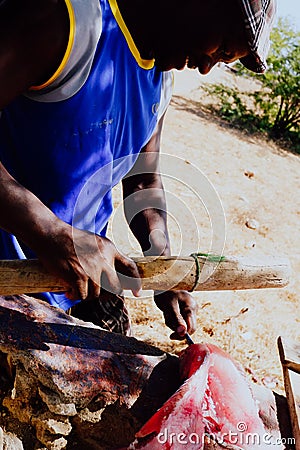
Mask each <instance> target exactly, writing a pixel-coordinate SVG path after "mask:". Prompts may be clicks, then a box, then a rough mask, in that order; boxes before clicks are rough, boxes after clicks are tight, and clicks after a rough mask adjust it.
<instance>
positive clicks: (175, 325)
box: [154, 291, 197, 340]
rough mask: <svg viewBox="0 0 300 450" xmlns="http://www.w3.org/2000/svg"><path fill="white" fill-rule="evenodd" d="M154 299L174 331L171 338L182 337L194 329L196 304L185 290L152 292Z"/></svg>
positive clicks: (167, 323) (191, 332)
mask: <svg viewBox="0 0 300 450" xmlns="http://www.w3.org/2000/svg"><path fill="white" fill-rule="evenodd" d="M154 301H155V303H156V305H157V306H158V308H159V309H160V310H161V311H162V312H163V314H164V317H165V323H166V325H167V326H168V327H169V328H171V330H173V331H174V333H172V334H171V336H170V338H171V339H179V340H181V339H183V338H184V335H185V334H186V333H187V332H188V333H189V334H193V333H194V331H195V330H196V312H197V304H196V302H195V300H194V299H193V297H192V296H191V295H190V294H189V293H188V292H187V291H165V292H158V291H155V292H154Z"/></svg>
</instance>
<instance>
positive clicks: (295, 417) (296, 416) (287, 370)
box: [277, 336, 300, 450]
mask: <svg viewBox="0 0 300 450" xmlns="http://www.w3.org/2000/svg"><path fill="white" fill-rule="evenodd" d="M277 344H278V350H279V356H280V361H281V365H282V372H283V380H284V388H285V392H286V399H287V404H288V408H289V413H290V419H291V425H292V430H293V435H294V439H295V450H300V344H299V342H293V341H291V340H288V339H285V338H283V337H282V336H279V337H278V340H277Z"/></svg>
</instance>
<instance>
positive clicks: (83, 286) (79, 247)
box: [35, 223, 141, 300]
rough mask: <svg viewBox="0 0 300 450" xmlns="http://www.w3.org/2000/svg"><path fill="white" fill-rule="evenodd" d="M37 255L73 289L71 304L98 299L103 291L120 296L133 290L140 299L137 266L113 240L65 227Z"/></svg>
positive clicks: (69, 296)
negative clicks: (126, 291) (77, 301)
mask: <svg viewBox="0 0 300 450" xmlns="http://www.w3.org/2000/svg"><path fill="white" fill-rule="evenodd" d="M35 251H36V253H37V256H38V258H39V260H40V261H41V262H42V264H43V265H44V267H45V268H46V269H47V270H49V272H51V273H55V274H56V275H58V276H59V277H60V278H61V279H62V280H64V281H65V282H66V283H67V284H68V285H69V286H70V289H69V290H68V291H67V293H66V295H67V296H68V298H70V299H71V300H77V299H82V300H86V299H92V298H95V297H96V298H97V297H99V295H100V289H101V287H103V288H104V289H106V290H107V291H110V292H114V293H116V294H120V293H121V292H122V290H123V289H131V290H132V293H133V294H134V295H136V296H137V295H138V292H139V290H140V288H141V280H140V278H139V272H138V269H137V266H136V264H135V263H134V261H132V260H131V259H130V258H127V257H126V256H124V255H122V254H121V253H120V252H119V251H118V250H117V249H116V247H115V245H114V244H113V243H112V242H111V241H110V240H109V239H107V238H105V237H101V236H98V235H95V234H93V233H89V232H86V231H82V230H79V229H77V228H72V227H71V226H70V225H67V224H65V223H61V224H60V227H59V228H58V229H56V232H55V235H50V236H49V235H48V236H47V238H46V239H45V238H43V240H42V242H39V245H37V246H36V249H35ZM120 274H121V275H120ZM119 275H120V276H119Z"/></svg>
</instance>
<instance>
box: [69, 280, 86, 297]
mask: <svg viewBox="0 0 300 450" xmlns="http://www.w3.org/2000/svg"><path fill="white" fill-rule="evenodd" d="M66 296H67V297H68V298H69V299H70V300H85V299H86V298H87V297H88V279H80V280H77V281H76V282H75V283H73V284H72V286H71V288H70V289H69V290H68V291H67V292H66Z"/></svg>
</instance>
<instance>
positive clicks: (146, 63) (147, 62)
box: [108, 0, 154, 69]
mask: <svg viewBox="0 0 300 450" xmlns="http://www.w3.org/2000/svg"><path fill="white" fill-rule="evenodd" d="M108 2H109V4H110V7H111V10H112V13H113V15H114V16H115V19H116V21H117V23H118V25H119V27H120V28H121V31H122V33H123V34H124V37H125V39H126V41H127V44H128V47H129V49H130V51H131V53H132V54H133V56H134V58H135V60H136V62H137V63H138V65H139V66H140V67H141V68H142V69H152V68H153V67H154V59H142V58H141V56H140V52H139V51H138V49H137V47H136V45H135V43H134V41H133V39H132V36H131V34H130V33H129V30H128V28H127V26H126V24H125V22H124V20H123V17H122V15H121V12H120V10H119V7H118V5H117V0H108Z"/></svg>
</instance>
